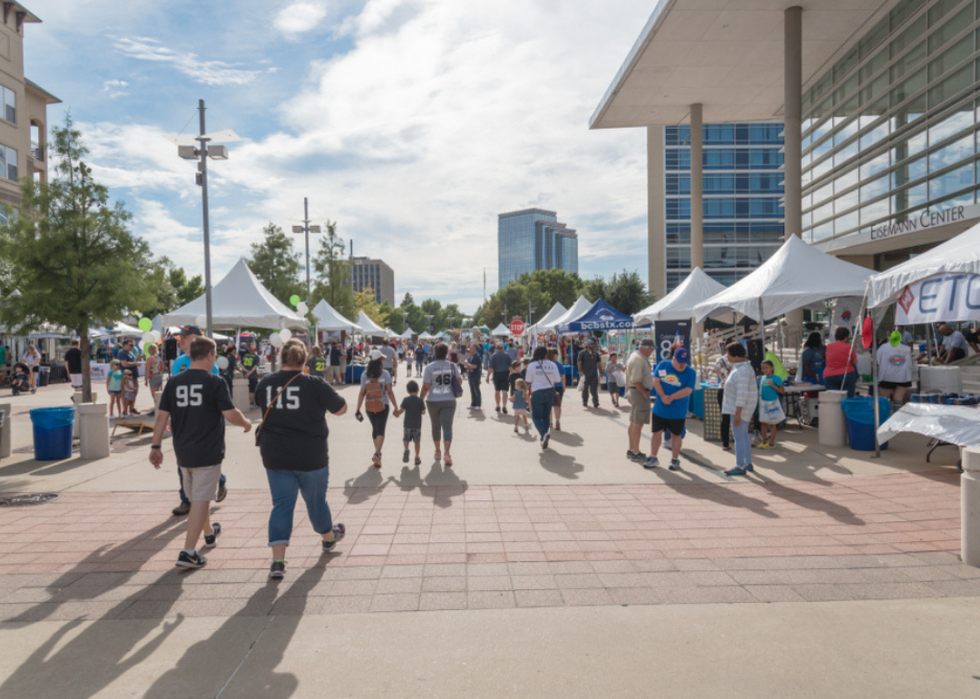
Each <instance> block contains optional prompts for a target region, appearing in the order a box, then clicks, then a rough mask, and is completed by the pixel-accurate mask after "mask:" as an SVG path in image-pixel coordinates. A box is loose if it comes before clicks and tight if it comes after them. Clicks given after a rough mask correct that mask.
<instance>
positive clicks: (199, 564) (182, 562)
mask: <svg viewBox="0 0 980 699" xmlns="http://www.w3.org/2000/svg"><path fill="white" fill-rule="evenodd" d="M207 564H208V559H206V558H205V557H204V556H202V555H201V554H199V553H197V552H195V553H194V555H193V556H192V555H190V554H188V553H184V552H183V551H181V552H180V555H179V556H177V564H176V565H177V567H178V568H203V567H204V566H206V565H207Z"/></svg>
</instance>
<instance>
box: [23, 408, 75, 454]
mask: <svg viewBox="0 0 980 699" xmlns="http://www.w3.org/2000/svg"><path fill="white" fill-rule="evenodd" d="M74 423H75V409H74V408H35V409H34V410H32V411H31V424H32V425H33V426H34V458H35V459H37V460H38V461H55V460H58V459H70V458H71V441H72V427H73V425H74Z"/></svg>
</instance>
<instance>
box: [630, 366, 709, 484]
mask: <svg viewBox="0 0 980 699" xmlns="http://www.w3.org/2000/svg"><path fill="white" fill-rule="evenodd" d="M697 380H698V374H697V372H696V371H694V369H693V368H692V367H691V366H689V365H688V353H687V350H686V349H684V348H683V347H679V348H678V349H676V350H674V357H673V359H670V360H666V361H663V362H660V363H659V364H657V368H656V369H654V371H653V390H654V391H655V392H656V400H655V401H654V403H653V416H652V417H651V419H650V428H651V430H652V431H653V435H652V436H651V437H650V456H649V457H647V460H646V461H645V462H644V464H643V468H651V469H652V468H656V467H657V466H659V465H660V462H659V460H658V459H657V452H658V451H660V443H661V442H662V441H663V432H664V430H670V453H671V459H670V470H671V471H679V470H680V468H681V460H680V455H681V445H682V444H683V442H684V438H683V437H682V435H683V434H684V421H685V420H686V419H687V408H688V403H690V397H691V394H692V393H694V387H695V386H696V385H697Z"/></svg>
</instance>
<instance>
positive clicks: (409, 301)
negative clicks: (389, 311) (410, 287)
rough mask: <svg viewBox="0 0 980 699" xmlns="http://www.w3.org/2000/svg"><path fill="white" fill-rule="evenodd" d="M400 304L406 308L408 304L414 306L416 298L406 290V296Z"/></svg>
mask: <svg viewBox="0 0 980 699" xmlns="http://www.w3.org/2000/svg"><path fill="white" fill-rule="evenodd" d="M400 305H401V308H406V307H407V306H414V305H415V299H413V298H412V295H411V294H410V293H408V292H405V298H403V299H402V302H401V304H400Z"/></svg>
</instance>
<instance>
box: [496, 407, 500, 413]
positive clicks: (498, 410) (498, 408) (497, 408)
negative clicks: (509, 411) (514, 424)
mask: <svg viewBox="0 0 980 699" xmlns="http://www.w3.org/2000/svg"><path fill="white" fill-rule="evenodd" d="M496 411H497V412H498V413H499V412H500V406H499V405H498V406H497V407H496Z"/></svg>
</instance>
